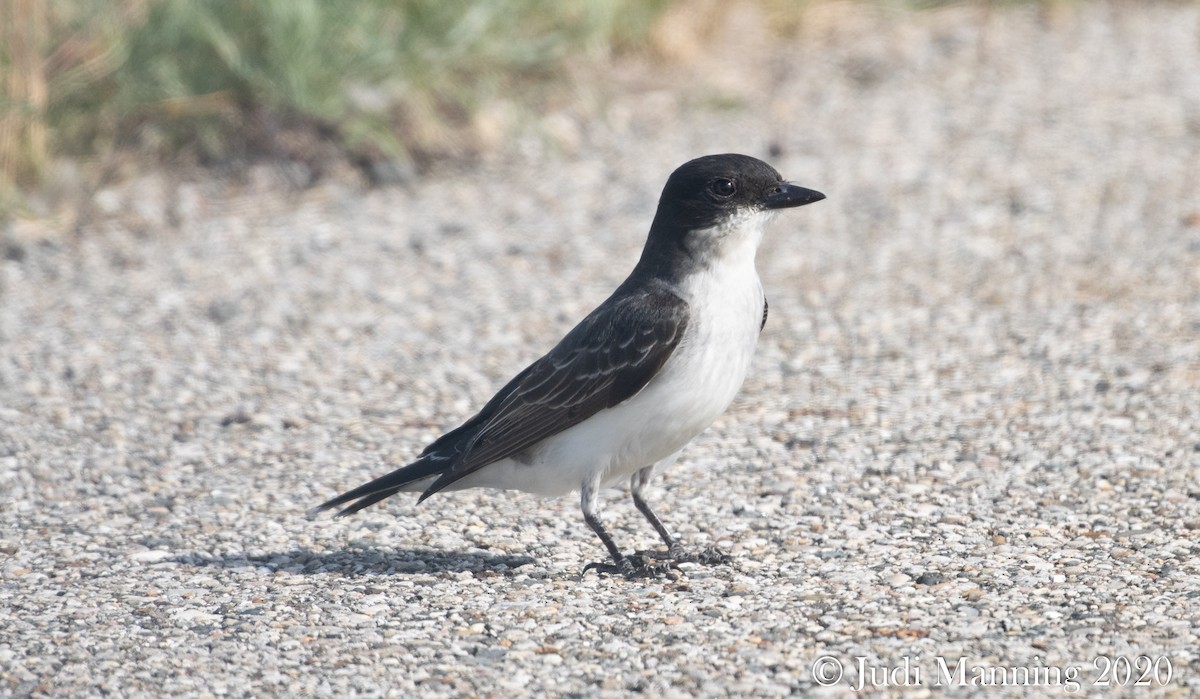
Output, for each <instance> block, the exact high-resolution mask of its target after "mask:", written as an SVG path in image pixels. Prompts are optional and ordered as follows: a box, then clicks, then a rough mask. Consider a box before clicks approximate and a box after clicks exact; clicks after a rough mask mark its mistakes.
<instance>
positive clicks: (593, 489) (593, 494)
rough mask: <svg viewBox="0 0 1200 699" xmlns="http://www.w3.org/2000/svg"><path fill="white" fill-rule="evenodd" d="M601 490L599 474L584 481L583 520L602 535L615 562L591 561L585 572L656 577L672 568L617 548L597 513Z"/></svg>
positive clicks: (602, 539)
mask: <svg viewBox="0 0 1200 699" xmlns="http://www.w3.org/2000/svg"><path fill="white" fill-rule="evenodd" d="M599 490H600V478H599V475H597V476H596V477H595V478H592V479H590V480H589V481H587V482H586V483H584V484H583V488H582V489H581V491H582V492H581V494H580V498H579V500H580V507H581V508H582V509H583V520H584V521H585V522H587V524H588V526H589V527H591V528H592V531H594V532H596V536H598V537H600V542H601V543H603V544H604V548H606V549H608V553H609V555H611V556H612V558H613V562H612V563H598V562H597V563H589V564H587V566H586V567H584V569H583V572H584V573H586V572H588V571H589V570H595V571H596V572H598V573H618V574H620V575H624V576H625V577H627V578H649V577H656V576H658V575H661V574H664V573H666V572H668V571H669V570H670V569H671V568H672V566H671V565H670V564H665V563H660V562H654V563H651V562H650V561H649V560H647V559H646V557H645V556H640V555H637V554H634V555H632V556H626V555H625V554H623V553H621V549H619V548H617V544H616V543H615V542H614V541H613V538H612V536H610V535H609V533H608V531H607V530H606V529H605V528H604V525H603V524H602V523H601V522H600V515H599V514H597V513H596V505H597V504H598V501H599Z"/></svg>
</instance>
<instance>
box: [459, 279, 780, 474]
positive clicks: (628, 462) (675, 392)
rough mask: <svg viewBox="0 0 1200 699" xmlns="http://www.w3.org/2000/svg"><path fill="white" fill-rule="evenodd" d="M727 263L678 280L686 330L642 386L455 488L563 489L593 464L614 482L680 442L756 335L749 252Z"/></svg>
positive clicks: (747, 354) (716, 400)
mask: <svg viewBox="0 0 1200 699" xmlns="http://www.w3.org/2000/svg"><path fill="white" fill-rule="evenodd" d="M723 272H724V273H723V274H720V275H714V274H708V275H702V276H698V277H697V278H695V279H693V280H692V283H691V284H689V288H684V289H680V292H681V293H682V294H683V295H684V297H685V298H686V300H687V301H688V304H689V308H690V316H689V320H688V327H687V330H686V332H685V334H684V337H683V339H682V340H681V341H680V344H679V346H678V347H676V348H675V351H674V352H673V353H672V355H671V357H670V358H669V359H668V360H667V363H666V364H665V365H664V367H663V369H662V371H660V372H659V374H658V375H657V376H655V377H654V378H653V379H651V380H650V382H649V383H647V384H646V386H645V387H644V388H643V389H642V390H641V391H640V392H639V393H637V394H636V395H634V396H633V397H631V398H629V399H628V400H626V401H625V402H623V403H620V404H619V405H616V406H614V407H612V408H609V409H607V410H602V411H600V412H598V413H596V414H595V415H593V416H592V417H590V418H588V419H587V420H585V421H583V422H582V423H580V424H578V425H575V426H574V427H571V428H570V429H567V430H564V431H563V432H561V433H559V434H557V435H555V436H553V437H550V438H549V439H546V440H545V441H544V442H542V444H541V445H540V446H539V447H536V448H534V449H532V450H530V451H529V452H528V453H527V456H528V458H527V459H524V460H522V461H516V460H513V459H504V460H502V461H498V462H496V463H494V464H490V465H488V466H485V467H483V468H481V469H480V470H478V471H476V472H475V473H473V474H471V475H470V476H467V477H466V478H463V479H462V480H461V481H459V482H457V483H456V484H455V485H454V486H452V487H462V488H472V487H494V488H512V489H517V490H524V491H528V492H532V493H539V494H543V495H562V494H566V493H568V492H571V491H573V490H577V489H579V487H580V486H581V484H582V483H584V482H585V481H587V480H589V479H590V478H592V477H593V475H594V474H596V473H600V474H602V475H601V482H602V483H603V484H604V485H606V486H610V485H615V484H617V483H618V482H620V481H622V480H624V479H625V478H628V477H629V476H631V475H632V474H633V473H635V472H636V471H639V470H641V469H642V468H645V467H646V466H650V465H652V464H655V463H658V462H659V461H662V460H663V459H666V458H668V457H670V456H671V455H672V454H674V453H675V452H677V451H679V450H680V449H682V448H683V447H684V445H686V444H687V443H688V442H690V441H691V440H692V439H693V438H694V437H695V436H696V435H698V434H699V433H700V432H702V431H704V429H705V428H707V427H708V426H709V425H711V424H712V422H713V421H714V420H716V419H717V417H718V416H720V415H721V413H723V412H725V409H726V408H728V407H729V404H730V403H731V402H732V401H733V398H734V396H735V395H737V392H738V390H739V389H740V388H741V386H742V382H743V381H744V380H745V378H746V373H747V371H749V369H750V363H751V360H752V359H753V357H754V349H755V347H756V345H757V343H758V334H759V329H760V327H761V322H762V312H763V303H764V300H763V293H762V286H761V284H760V282H759V280H758V275H757V273H756V272H755V270H754V265H753V258H752V257H751V258H750V259H749V260H748V264H746V265H744V266H735V267H733V268H724V270H723Z"/></svg>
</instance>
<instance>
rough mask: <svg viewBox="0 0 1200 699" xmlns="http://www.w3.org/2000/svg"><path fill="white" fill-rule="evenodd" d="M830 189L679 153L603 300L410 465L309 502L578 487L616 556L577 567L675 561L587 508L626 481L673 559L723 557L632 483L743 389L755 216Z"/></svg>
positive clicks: (744, 163) (759, 310)
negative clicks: (631, 545)
mask: <svg viewBox="0 0 1200 699" xmlns="http://www.w3.org/2000/svg"><path fill="white" fill-rule="evenodd" d="M824 198H825V195H824V194H821V193H820V192H816V191H813V190H811V189H805V188H803V187H798V186H796V185H794V184H791V183H788V182H785V181H784V180H783V178H782V177H781V176H780V175H779V173H778V172H776V171H775V169H774V168H772V167H771V166H770V165H768V164H766V163H764V162H762V161H761V160H757V159H755V158H751V157H749V156H746V155H735V154H726V155H709V156H705V157H702V158H697V159H695V160H692V161H691V162H688V163H685V164H683V165H682V166H681V167H679V169H677V170H676V171H675V172H673V173H672V174H671V177H670V178H668V179H667V184H666V186H665V187H664V188H663V192H662V196H661V197H660V198H659V201H658V212H657V213H656V214H655V215H654V222H653V224H651V226H650V235H649V237H648V238H647V239H646V245H645V247H644V248H643V249H642V256H641V259H640V260H638V263H637V266H635V267H634V268H633V272H632V273H630V275H629V278H628V279H626V280H625V281H624V282H623V283H622V284H621V285H620V286H619V287H617V290H616V291H614V292H613V294H612V296H609V297H608V299H607V300H606V301H605V302H604V303H602V304H600V306H599V307H598V308H596V310H594V311H592V312H591V313H590V314H588V316H587V317H586V318H584V319H583V320H582V321H581V322H580V323H579V325H576V326H575V328H574V329H573V330H571V332H569V333H567V335H566V337H564V338H563V339H562V340H561V341H560V342H559V343H558V344H557V345H555V347H554V349H552V350H550V352H548V353H547V354H546V355H545V356H543V357H542V358H541V359H538V360H537V361H535V362H534V363H533V364H531V365H529V366H528V367H526V368H525V370H524V371H522V372H521V373H519V374H517V375H516V377H514V378H513V379H512V380H511V381H509V382H508V384H507V385H505V386H504V388H502V389H500V392H499V393H497V394H496V395H495V396H493V397H492V399H491V400H490V401H488V402H487V404H486V405H484V406H483V409H482V410H480V411H479V412H478V413H476V415H475V416H474V417H472V418H471V419H469V420H467V421H466V422H464V423H463V424H462V425H460V426H459V427H457V428H455V429H453V430H450V431H449V432H447V433H446V434H444V435H442V436H441V437H439V438H438V439H436V440H435V441H434V442H433V443H432V444H430V445H429V446H427V447H425V450H424V451H422V452H421V455H420V456H419V457H418V458H417V460H416V461H414V462H412V463H410V464H408V465H407V466H403V467H401V468H399V469H396V470H395V471H392V472H391V473H389V474H387V475H385V476H380V477H379V478H376V479H375V480H373V481H371V482H370V483H367V484H365V485H361V486H359V487H357V488H355V489H353V490H351V491H349V492H346V493H343V494H341V495H339V496H337V497H336V498H333V499H332V500H330V501H329V502H326V503H324V504H322V505H320V506H318V507H316V508H314V510H313V512H319V511H322V510H327V509H331V508H335V507H340V506H343V505H345V507H344V508H343V509H342V510H341V511H340V512H338V515H337V516H339V517H342V516H345V515H349V514H353V513H355V512H358V511H359V510H361V509H363V508H364V507H368V506H370V505H373V504H375V503H377V502H379V501H380V500H383V499H384V498H387V497H390V496H392V495H395V494H396V493H399V492H401V491H418V492H421V496H420V498H418V499H417V502H422V501H424V500H425V499H426V498H428V497H429V496H431V495H433V494H434V493H436V492H438V491H440V490H457V489H460V488H477V487H485V488H502V489H516V490H524V491H527V492H532V493H539V494H543V495H563V494H566V493H569V492H571V491H574V490H576V489H579V491H580V493H581V505H582V508H583V518H584V520H585V521H586V522H587V524H588V526H589V527H591V528H592V531H594V532H595V533H596V536H598V537H600V541H601V542H603V543H604V546H605V548H607V549H608V552H609V554H611V555H612V560H613V562H612V563H611V564H609V563H593V564H591V565H589V566H588V567H587V568H585V571H586V570H587V569H590V568H595V569H597V570H600V571H603V572H611V573H620V574H624V575H626V576H629V577H637V576H643V575H653V574H656V573H660V572H663V571H664V570H665V569H666V568H667V567H668V566H669V565H670V564H663V563H658V562H652V561H650V560H648V559H647V558H646V557H645V556H641V555H625V554H623V553H621V550H620V549H619V548H617V545H616V544H615V543H614V542H613V539H612V537H611V536H610V535H609V533H608V531H607V530H605V528H604V525H603V524H601V522H600V517H599V516H598V514H597V500H598V491H599V490H600V488H601V487H606V486H611V485H615V484H617V483H618V482H620V481H622V480H624V479H625V478H630V481H631V488H630V489H631V491H632V495H633V504H634V505H635V506H637V509H638V510H639V511H641V513H642V514H643V515H645V517H646V519H648V520H649V521H650V524H651V525H652V526H653V527H654V529H655V530H656V531H657V532H658V535H659V536H660V537H662V540H663V541H664V542H665V543H666V545H667V549H668V552H669V555H670V558H671V559H672V561H673V562H674V563H679V562H697V563H719V562H726V561H728V556H726V555H724V554H722V553H720V552H719V551H717V550H716V549H706V550H691V549H687V548H685V547H684V546H683V545H682V544H681V543H680V542H679V540H678V539H676V538H675V537H674V536H672V535H671V533H670V532H669V531H667V528H666V526H664V525H663V523H662V520H660V519H659V518H658V515H656V514H655V513H654V511H653V510H652V509H650V505H649V504H647V503H646V501H645V499H643V497H642V491H643V490H644V488H645V487H646V484H647V483H649V481H650V478H651V476H653V475H654V472H655V471H656V470H657V469H659V468H665V467H666V466H669V465H670V464H671V463H673V462H674V461H675V459H676V457H678V456H679V452H680V450H682V449H683V447H684V446H685V445H686V444H687V443H688V442H689V441H691V440H692V438H693V437H695V436H696V435H697V434H699V433H700V432H702V431H703V430H704V429H705V428H706V427H708V426H709V425H710V424H712V422H713V421H714V420H716V419H717V416H719V415H720V414H721V413H723V412H724V411H725V409H726V408H727V407H729V404H730V403H731V402H732V401H733V397H734V395H736V394H737V392H738V389H740V388H741V385H742V381H743V379H745V377H746V371H747V370H748V369H749V368H750V360H751V358H752V357H753V356H754V348H755V345H756V344H757V343H758V335H759V332H760V331H761V330H762V328H763V326H764V325H765V324H766V322H767V299H766V297H765V296H764V295H763V289H762V283H761V282H760V281H759V279H758V272H757V270H756V269H755V268H754V256H755V253H756V251H757V250H758V244H759V242H760V241H761V240H762V235H763V227H764V225H765V224H766V223H767V221H769V220H770V219H771V218H772V217H773V216H774V215H775V213H776V212H777V211H778V210H779V209H786V208H790V207H794V206H803V205H805V204H811V203H813V202H815V201H820V200H821V199H824ZM347 503H349V504H348V505H347Z"/></svg>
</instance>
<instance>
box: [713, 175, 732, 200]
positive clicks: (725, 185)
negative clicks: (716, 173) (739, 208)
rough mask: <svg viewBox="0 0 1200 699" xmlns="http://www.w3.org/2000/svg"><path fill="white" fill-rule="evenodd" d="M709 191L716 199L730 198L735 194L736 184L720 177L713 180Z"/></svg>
mask: <svg viewBox="0 0 1200 699" xmlns="http://www.w3.org/2000/svg"><path fill="white" fill-rule="evenodd" d="M709 189H711V190H712V193H713V194H715V195H717V196H718V197H732V196H733V195H734V193H735V192H737V184H735V183H734V181H733V180H730V179H726V178H724V177H722V178H721V179H719V180H713V183H712V184H711V185H709Z"/></svg>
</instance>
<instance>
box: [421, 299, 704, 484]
mask: <svg viewBox="0 0 1200 699" xmlns="http://www.w3.org/2000/svg"><path fill="white" fill-rule="evenodd" d="M687 321H688V307H687V303H686V302H685V301H684V300H683V299H681V298H679V297H678V296H677V295H675V294H674V293H672V292H671V291H669V290H667V289H663V288H652V289H650V290H641V291H638V292H634V293H632V294H628V295H625V296H619V297H618V296H614V297H612V298H610V299H609V300H608V301H607V302H605V303H604V304H603V305H601V306H600V307H599V308H597V309H596V310H595V311H593V312H592V313H591V314H590V315H589V316H588V317H587V318H584V319H583V321H581V322H580V323H579V325H577V326H576V327H575V329H573V330H572V331H571V332H570V333H568V334H567V336H566V337H564V338H563V340H562V341H561V342H559V343H558V345H557V346H555V347H554V349H552V350H550V352H549V353H547V354H546V355H545V356H543V357H542V358H541V359H539V360H537V361H536V362H534V363H533V364H531V365H530V366H529V367H528V368H526V369H525V370H524V371H522V372H521V373H520V374H518V375H517V376H516V377H515V378H514V379H513V380H512V381H510V382H509V383H508V385H506V386H505V387H504V388H503V389H501V390H500V392H499V393H497V394H496V396H495V397H493V398H492V400H490V401H489V402H488V404H487V405H485V406H484V408H483V410H481V411H479V413H478V414H477V415H475V416H474V417H472V418H471V419H470V420H468V421H467V422H466V423H464V424H463V425H462V426H461V427H459V428H457V429H455V430H453V431H451V432H448V433H447V434H445V435H444V436H442V437H441V438H440V439H438V440H437V441H435V442H434V443H433V444H430V445H429V446H428V447H427V448H426V449H425V451H424V452H423V454H431V453H442V454H452V455H453V463H452V464H451V465H450V466H449V467H448V468H447V469H446V470H445V471H443V472H442V474H441V475H440V476H439V477H438V479H437V480H436V481H434V483H433V484H432V485H431V486H430V487H429V488H428V489H427V490H426V491H425V492H424V493H423V494H422V495H421V499H422V500H423V499H425V498H427V497H429V496H430V495H432V494H434V493H436V492H438V491H439V490H441V489H443V488H445V487H446V486H448V485H450V484H451V483H453V482H454V481H457V480H458V479H460V478H462V477H464V476H466V475H468V474H470V473H472V472H474V471H476V470H478V469H480V468H482V467H484V466H486V465H488V464H490V463H492V462H495V461H499V460H500V459H504V458H507V457H510V456H513V455H514V454H519V453H521V452H522V451H524V450H526V449H528V448H530V447H531V446H533V445H535V444H537V443H538V442H540V441H542V440H543V439H546V438H548V437H551V436H553V435H555V434H558V433H559V432H562V431H563V430H566V429H568V428H570V427H573V426H574V425H577V424H579V423H580V422H582V421H584V420H586V419H587V418H589V417H591V416H592V415H595V414H596V413H597V412H599V411H601V410H604V409H606V408H611V407H613V406H615V405H617V404H619V403H621V402H623V401H625V400H628V399H629V398H631V397H633V396H634V395H636V394H637V393H638V392H639V391H641V390H642V388H644V387H645V385H646V384H647V383H648V382H649V381H650V379H651V378H653V377H654V375H655V374H656V373H657V372H658V370H659V369H660V368H662V366H663V364H664V363H666V361H667V358H668V357H670V356H671V353H672V352H674V351H675V348H676V347H677V346H679V342H680V340H681V339H682V337H683V334H684V331H685V329H686V328H687Z"/></svg>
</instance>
